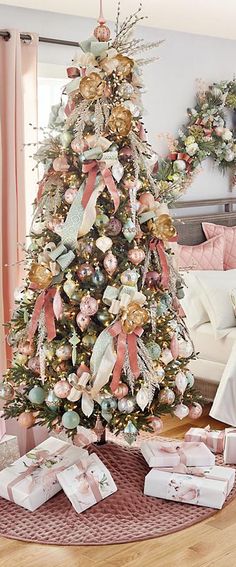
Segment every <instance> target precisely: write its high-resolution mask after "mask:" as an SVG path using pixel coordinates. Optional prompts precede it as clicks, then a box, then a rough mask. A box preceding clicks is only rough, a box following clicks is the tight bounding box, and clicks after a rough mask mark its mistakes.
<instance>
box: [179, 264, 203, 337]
mask: <svg viewBox="0 0 236 567" xmlns="http://www.w3.org/2000/svg"><path fill="white" fill-rule="evenodd" d="M198 273H201V272H199V271H195V270H191V272H184V275H183V274H182V275H183V279H184V282H185V284H186V285H185V286H184V297H183V299H181V300H180V304H181V307H182V308H183V310H184V312H185V315H186V324H187V327H189V329H196V328H197V327H199V326H200V325H203V323H208V322H209V321H210V319H209V315H208V313H207V311H206V309H205V307H204V305H203V302H202V301H201V297H200V290H199V283H198V280H197V278H196V274H198Z"/></svg>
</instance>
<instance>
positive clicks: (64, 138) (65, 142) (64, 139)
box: [60, 131, 74, 148]
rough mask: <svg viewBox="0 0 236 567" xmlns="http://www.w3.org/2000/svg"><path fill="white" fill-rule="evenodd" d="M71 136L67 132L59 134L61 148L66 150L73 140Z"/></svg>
mask: <svg viewBox="0 0 236 567" xmlns="http://www.w3.org/2000/svg"><path fill="white" fill-rule="evenodd" d="M73 136H74V134H72V133H71V132H69V131H65V132H62V133H61V135H60V140H61V144H62V147H63V148H68V146H69V145H70V143H71V140H73Z"/></svg>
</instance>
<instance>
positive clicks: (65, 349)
mask: <svg viewBox="0 0 236 567" xmlns="http://www.w3.org/2000/svg"><path fill="white" fill-rule="evenodd" d="M71 354H72V347H71V346H70V345H61V346H60V347H58V348H57V350H56V355H57V357H58V358H60V359H61V360H69V359H70V358H71Z"/></svg>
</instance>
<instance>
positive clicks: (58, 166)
mask: <svg viewBox="0 0 236 567" xmlns="http://www.w3.org/2000/svg"><path fill="white" fill-rule="evenodd" d="M53 169H54V171H62V172H63V171H68V169H70V164H69V163H68V161H67V159H66V156H64V155H63V156H59V157H58V158H56V159H54V162H53Z"/></svg>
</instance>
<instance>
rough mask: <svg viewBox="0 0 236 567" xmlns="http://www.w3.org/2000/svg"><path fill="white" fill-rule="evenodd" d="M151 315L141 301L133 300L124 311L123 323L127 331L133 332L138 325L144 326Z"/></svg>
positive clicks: (124, 329) (123, 327)
mask: <svg viewBox="0 0 236 567" xmlns="http://www.w3.org/2000/svg"><path fill="white" fill-rule="evenodd" d="M148 319H149V315H148V312H147V311H146V309H144V308H143V307H141V305H140V303H137V302H136V301H131V302H130V303H129V305H128V306H127V307H126V309H125V310H124V311H123V314H122V318H121V323H122V329H123V331H124V332H125V333H128V334H130V333H133V332H134V330H135V329H136V328H137V327H142V325H145V324H146V323H147V322H148Z"/></svg>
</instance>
